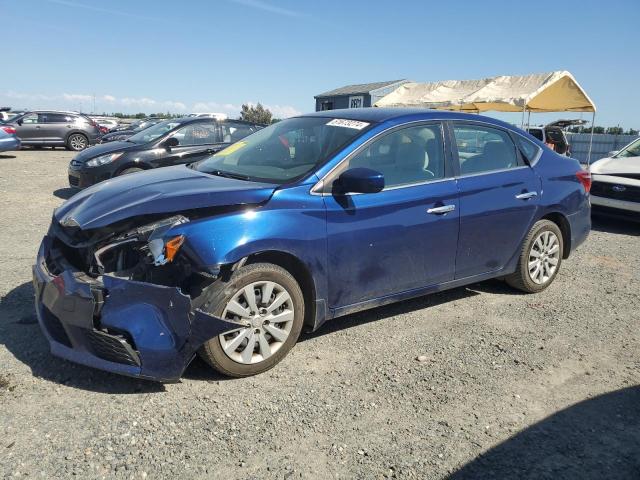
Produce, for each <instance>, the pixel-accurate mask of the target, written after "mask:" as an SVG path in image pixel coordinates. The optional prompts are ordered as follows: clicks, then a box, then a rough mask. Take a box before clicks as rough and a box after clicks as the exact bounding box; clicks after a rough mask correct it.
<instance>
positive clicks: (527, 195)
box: [516, 192, 538, 200]
mask: <svg viewBox="0 0 640 480" xmlns="http://www.w3.org/2000/svg"><path fill="white" fill-rule="evenodd" d="M537 196H538V192H525V193H520V194H519V195H516V198H517V199H518V200H529V199H530V198H533V197H537Z"/></svg>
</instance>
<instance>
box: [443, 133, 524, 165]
mask: <svg viewBox="0 0 640 480" xmlns="http://www.w3.org/2000/svg"><path fill="white" fill-rule="evenodd" d="M453 132H454V136H455V140H456V146H457V149H458V161H459V162H460V174H461V175H470V174H474V173H482V172H490V171H492V170H504V169H507V168H515V167H518V166H520V165H521V164H520V163H519V160H518V154H517V152H516V146H515V145H514V143H513V141H512V140H511V137H510V136H509V134H508V133H507V132H505V131H503V130H499V129H497V128H491V127H484V126H480V125H454V127H453Z"/></svg>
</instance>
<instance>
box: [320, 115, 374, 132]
mask: <svg viewBox="0 0 640 480" xmlns="http://www.w3.org/2000/svg"><path fill="white" fill-rule="evenodd" d="M327 125H329V126H331V127H345V128H354V129H356V130H362V129H363V128H364V127H367V126H369V124H368V123H367V122H359V121H358V120H346V119H344V118H334V119H333V120H331V121H330V122H327Z"/></svg>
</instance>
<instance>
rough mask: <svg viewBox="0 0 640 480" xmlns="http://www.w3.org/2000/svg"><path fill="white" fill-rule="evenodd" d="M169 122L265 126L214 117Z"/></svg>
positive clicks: (189, 118)
mask: <svg viewBox="0 0 640 480" xmlns="http://www.w3.org/2000/svg"><path fill="white" fill-rule="evenodd" d="M168 120H172V121H174V122H178V123H210V122H214V123H242V124H244V125H258V126H261V127H262V126H264V125H263V124H262V123H255V122H247V121H246V120H236V119H234V118H225V119H224V120H218V119H216V118H214V117H180V118H171V119H168Z"/></svg>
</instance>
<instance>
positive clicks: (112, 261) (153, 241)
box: [91, 215, 189, 279]
mask: <svg viewBox="0 0 640 480" xmlns="http://www.w3.org/2000/svg"><path fill="white" fill-rule="evenodd" d="M188 221H189V219H188V218H186V217H184V216H182V215H176V216H173V217H169V218H165V219H162V220H159V221H157V222H153V223H149V224H147V225H143V226H142V227H137V228H135V229H133V230H130V231H128V232H126V233H125V234H123V235H120V236H118V237H116V238H113V239H112V240H111V241H110V242H108V243H107V244H105V245H103V246H101V247H100V248H98V249H96V250H95V252H94V254H93V256H94V259H95V264H94V267H95V268H94V269H93V270H94V271H93V272H91V273H95V274H98V275H102V274H105V273H108V274H112V275H115V276H118V277H127V278H131V279H139V277H140V276H141V275H142V276H144V273H145V272H146V271H147V270H148V269H149V267H161V266H164V265H166V264H168V263H171V262H174V260H175V259H176V257H177V254H178V252H179V251H180V249H181V247H182V245H183V244H184V241H185V237H184V235H177V236H174V237H168V238H167V237H166V233H167V232H168V231H169V230H170V229H171V228H173V227H175V226H177V225H181V224H183V223H187V222H188Z"/></svg>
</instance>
